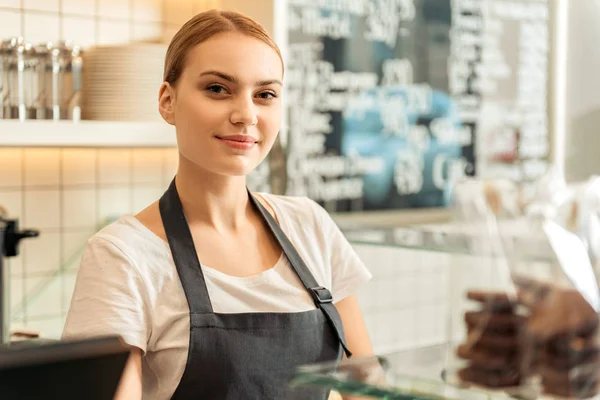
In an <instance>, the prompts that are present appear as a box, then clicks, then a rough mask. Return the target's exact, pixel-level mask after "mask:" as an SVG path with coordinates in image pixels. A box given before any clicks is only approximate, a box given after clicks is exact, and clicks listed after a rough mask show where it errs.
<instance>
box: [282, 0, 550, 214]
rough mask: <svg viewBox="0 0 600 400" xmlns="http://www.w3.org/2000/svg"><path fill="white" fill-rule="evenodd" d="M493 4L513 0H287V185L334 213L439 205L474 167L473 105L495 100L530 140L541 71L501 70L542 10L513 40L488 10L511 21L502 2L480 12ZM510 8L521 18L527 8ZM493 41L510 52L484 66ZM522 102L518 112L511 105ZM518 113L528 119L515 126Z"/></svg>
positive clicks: (489, 105)
mask: <svg viewBox="0 0 600 400" xmlns="http://www.w3.org/2000/svg"><path fill="white" fill-rule="evenodd" d="M521 2H522V3H535V4H538V3H539V4H542V1H541V0H540V1H536V0H527V1H525V0H522V1H521ZM492 3H498V4H500V3H506V4H504V5H505V6H506V5H509V3H511V4H513V3H514V4H516V3H520V2H519V0H511V1H508V0H506V1H504V0H460V1H459V0H287V4H288V9H287V12H288V49H287V53H288V55H287V60H286V64H287V65H286V85H287V86H286V90H287V94H286V96H287V101H288V104H289V106H288V109H287V113H288V114H287V121H288V127H289V129H288V136H287V141H286V146H285V147H286V148H285V150H284V151H283V153H285V161H284V162H283V164H284V165H285V193H286V194H290V195H304V196H308V197H310V198H312V199H314V200H316V201H317V202H319V203H321V204H322V205H324V206H325V208H326V209H328V210H329V211H332V212H344V211H363V210H365V211H366V210H383V209H397V208H415V207H440V206H446V205H448V204H449V202H450V200H451V195H452V183H453V182H454V181H455V180H456V179H459V178H461V177H463V176H465V175H473V174H476V173H477V172H478V171H477V168H478V157H479V151H478V150H477V149H476V144H478V143H479V138H478V137H477V135H478V125H480V124H481V120H480V118H481V116H482V115H484V114H483V113H482V111H485V110H487V112H491V113H495V112H496V108H494V106H495V105H497V104H501V105H502V107H503V108H502V110H504V111H506V112H504V115H505V116H507V118H508V116H509V115H510V117H511V118H513V119H512V120H510V121H509V122H511V123H514V124H513V125H514V131H515V132H516V131H518V134H519V135H523V134H525V132H529V133H530V134H531V137H534V136H535V137H536V138H538V139H539V137H540V136H541V135H542V133H541V131H545V116H543V115H542V111H543V108H544V107H545V94H544V104H543V106H544V107H542V105H540V104H538V103H539V102H538V103H536V104H525V103H526V99H527V98H528V96H529V98H530V97H531V95H532V92H531V91H532V90H542V89H540V86H541V85H542V80H543V79H544V78H545V76H546V71H545V70H544V75H543V76H541V77H538V78H539V79H537V80H536V79H535V77H531V76H530V75H531V74H532V70H531V68H530V69H529V70H527V68H525V69H523V70H519V72H518V74H519V75H518V78H519V79H517V80H518V81H525V80H527V81H530V82H533V81H534V80H535V82H536V84H533V83H532V84H528V85H522V86H519V87H517V86H518V85H517V86H514V87H509V88H508V89H505V87H504V82H501V81H498V80H499V79H501V78H503V77H504V78H507V77H509V78H511V79H509V80H510V81H511V82H512V81H514V80H515V79H512V78H514V74H513V70H512V69H511V68H512V66H513V65H516V64H518V62H519V60H520V59H523V58H526V56H527V55H528V50H527V46H529V42H527V41H526V40H525V39H523V35H524V33H523V32H524V31H529V32H530V33H533V32H538V31H539V28H538V25H536V24H537V23H538V22H539V21H538V20H539V18H538V17H539V16H537V17H535V18H538V20H536V22H535V23H531V24H529V25H525V28H523V27H521V26H520V25H519V27H520V32H521V36H520V39H519V38H518V37H517V39H516V40H517V41H516V42H510V41H506V40H504V39H503V36H502V34H503V32H502V27H503V26H504V25H502V24H501V23H500V22H494V21H495V20H493V21H492V22H494V23H493V24H491V25H490V24H488V23H487V22H488V19H487V18H488V16H489V15H496V16H497V17H498V18H496V20H501V19H502V18H500V17H503V18H504V20H502V21H501V22H502V23H504V22H506V21H508V22H506V23H507V24H511V23H513V21H514V19H513V17H514V15H512V14H511V15H505V14H507V12H506V10H505V9H506V7H505V8H504V9H503V8H502V7H500V8H498V9H497V10H496V9H494V8H493V7H492V9H491V10H492V13H489V12H488V11H489V10H490V7H491V6H492V5H493V4H492ZM509 8H510V7H509ZM523 10H524V11H523ZM503 13H504V14H503ZM513 14H514V13H513ZM517 14H518V15H517V16H521V17H524V18H525V19H526V20H527V21H530V17H531V16H532V15H533V14H535V12H534V11H531V10H530V9H529V8H527V7H525V8H523V9H521V11H519V12H518V13H517ZM521 14H525V16H523V15H521ZM541 21H542V22H543V18H542V19H541ZM512 28H513V26H512V25H506V29H507V30H508V29H512ZM494 34H496V36H497V39H493V37H494ZM517 36H518V35H517ZM546 37H547V35H546ZM513 39H515V38H514V37H509V40H513ZM519 40H521V41H520V42H519ZM543 40H544V38H542V39H541V40H538V41H537V43H539V42H541V41H543ZM514 43H519V44H516V45H515V44H514ZM494 45H495V47H494ZM503 46H504V47H506V49H503V48H502V47H503ZM490 48H491V49H492V50H493V51H492V50H489V51H488V49H490ZM505 50H506V51H505ZM513 50H514V51H513ZM502 51H505V52H507V53H508V54H509V55H510V56H511V57H512V56H514V54H517V56H518V57H517V58H518V59H517V60H513V59H508V60H505V62H504V64H501V65H500V66H496V67H493V68H491V69H490V71H491V72H490V73H488V72H486V68H487V66H488V65H493V64H494V63H495V62H496V61H497V60H498V59H499V57H500V58H501V54H502ZM515 52H516V53H515ZM499 54H500V56H499ZM535 54H538V52H536V53H535ZM540 54H541V53H540ZM534 58H535V59H534ZM542 58H544V57H542V56H540V57H537V58H536V57H533V56H532V57H530V59H529V61H528V65H530V66H533V65H534V63H535V62H541V60H542ZM490 60H491V61H493V62H490ZM544 61H545V59H544ZM486 62H487V63H486ZM540 65H541V64H540ZM540 65H538V64H535V66H536V68H537V67H540ZM542 67H543V68H545V64H544V65H543V66H542ZM542 67H540V68H542ZM507 71H508V72H507ZM493 79H496V83H497V85H496V86H495V90H493V89H494V88H493V87H490V85H491V84H492V83H493V82H492V81H493ZM498 82H499V83H498ZM543 93H545V88H543ZM538 97H539V96H538ZM515 98H516V99H517V100H516V101H514V100H515ZM511 107H512V108H511ZM525 108H527V109H528V110H529V111H531V112H530V113H529V114H527V116H524V114H523V113H521V114H523V115H521V114H519V115H516V114H518V113H516V112H512V111H515V110H517V109H519V110H523V109H525ZM544 112H545V111H544ZM518 117H520V119H518ZM525 120H526V121H527V123H528V124H529V125H527V126H528V127H529V128H528V129H524V130H521V129H519V128H520V127H521V126H522V125H523V121H525ZM542 120H543V121H542ZM506 122H507V121H506V120H505V119H503V120H502V124H505V123H506ZM536 124H537V125H536ZM517 125H518V126H517ZM534 125H535V126H536V128H535V129H536V131H535V132H533V131H534V128H533V126H534ZM483 126H486V125H485V124H483ZM486 129H488V131H493V130H494V129H489V127H488V128H486ZM501 133H503V134H505V133H506V132H505V131H502V132H501ZM513 136H514V135H513ZM488 139H489V137H488V136H486V140H488ZM538 141H539V140H538ZM512 144H513V145H514V146H516V147H518V144H515V143H512ZM511 151H514V147H513V148H511ZM491 153H492V152H487V153H485V157H486V160H487V159H492V157H488V156H489V154H491ZM275 154H282V153H281V152H276V153H275ZM274 158H275V159H277V156H275V157H274ZM276 163H278V164H279V165H280V166H281V165H282V161H281V157H279V161H277V162H276ZM486 165H488V164H486ZM271 169H273V168H271ZM272 172H273V171H272Z"/></svg>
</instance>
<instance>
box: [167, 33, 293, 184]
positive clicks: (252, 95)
mask: <svg viewBox="0 0 600 400" xmlns="http://www.w3.org/2000/svg"><path fill="white" fill-rule="evenodd" d="M282 79H283V68H282V65H281V60H280V58H279V56H278V55H277V53H276V52H275V50H273V49H272V48H271V47H269V45H267V44H266V43H263V42H261V41H260V40H258V39H254V38H252V37H250V36H246V35H243V34H240V33H224V34H219V35H216V36H214V37H213V38H211V39H209V40H207V41H205V42H203V43H201V44H199V45H198V46H196V47H195V48H194V49H193V50H192V51H191V52H190V53H189V54H188V56H187V60H186V63H185V66H184V69H183V71H182V74H181V76H180V78H179V80H178V81H177V84H176V87H175V88H173V87H170V86H167V85H163V88H161V93H160V111H161V115H162V116H163V118H165V120H166V121H167V122H168V123H170V124H173V125H175V126H176V128H177V141H178V146H179V152H180V155H181V157H182V158H183V159H184V160H183V161H189V162H191V163H192V164H194V165H195V166H197V167H199V168H202V169H204V170H208V171H210V172H213V173H217V174H220V175H228V176H240V175H247V174H248V173H250V172H251V171H252V170H253V169H254V168H255V167H256V166H257V165H258V164H260V162H261V161H262V160H264V158H265V157H266V156H267V154H268V152H269V150H270V149H271V147H272V145H273V142H274V141H275V138H276V136H277V134H278V132H279V129H280V122H281V111H282V110H281V93H282V83H281V82H282Z"/></svg>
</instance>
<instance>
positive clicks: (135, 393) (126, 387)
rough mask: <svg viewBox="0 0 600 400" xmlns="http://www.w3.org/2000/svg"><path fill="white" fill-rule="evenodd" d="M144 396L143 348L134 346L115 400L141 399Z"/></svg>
mask: <svg viewBox="0 0 600 400" xmlns="http://www.w3.org/2000/svg"><path fill="white" fill-rule="evenodd" d="M141 398H142V350H140V349H138V348H137V347H134V348H133V350H132V351H131V355H130V356H129V360H127V364H126V365H125V369H124V370H123V375H121V380H120V382H119V387H118V388H117V392H116V393H115V398H114V399H115V400H138V399H139V400H141Z"/></svg>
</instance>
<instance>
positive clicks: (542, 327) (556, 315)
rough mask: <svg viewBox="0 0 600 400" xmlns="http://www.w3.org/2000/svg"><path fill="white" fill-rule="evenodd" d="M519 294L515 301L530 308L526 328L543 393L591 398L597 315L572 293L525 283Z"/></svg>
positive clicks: (599, 349)
mask: <svg viewBox="0 0 600 400" xmlns="http://www.w3.org/2000/svg"><path fill="white" fill-rule="evenodd" d="M531 288H534V289H533V290H534V292H535V294H534V295H532V294H531V293H532V291H531V290H532V289H531ZM540 288H541V289H540ZM527 291H529V293H527ZM522 292H523V294H520V296H519V298H520V301H521V302H522V303H523V304H524V305H525V306H527V307H528V308H529V309H530V316H529V318H528V319H527V323H526V329H527V332H528V335H530V336H531V337H532V338H534V340H535V342H536V348H537V351H538V353H537V355H536V356H537V372H538V373H539V375H540V377H541V383H542V386H543V389H544V392H545V393H548V394H552V395H556V396H565V397H571V396H576V397H589V396H591V395H595V394H596V393H597V392H598V389H599V383H600V373H599V372H598V371H600V366H599V365H598V362H600V343H599V342H598V330H599V327H600V318H599V317H598V314H597V313H596V312H595V311H594V309H593V308H592V307H591V306H590V304H589V303H588V302H587V301H586V300H585V299H584V298H583V296H582V295H581V294H580V293H579V292H578V291H576V290H572V289H569V290H566V289H559V288H556V287H552V286H550V285H541V284H540V285H538V286H536V285H535V283H533V284H531V283H530V282H529V283H528V286H525V287H524V289H522Z"/></svg>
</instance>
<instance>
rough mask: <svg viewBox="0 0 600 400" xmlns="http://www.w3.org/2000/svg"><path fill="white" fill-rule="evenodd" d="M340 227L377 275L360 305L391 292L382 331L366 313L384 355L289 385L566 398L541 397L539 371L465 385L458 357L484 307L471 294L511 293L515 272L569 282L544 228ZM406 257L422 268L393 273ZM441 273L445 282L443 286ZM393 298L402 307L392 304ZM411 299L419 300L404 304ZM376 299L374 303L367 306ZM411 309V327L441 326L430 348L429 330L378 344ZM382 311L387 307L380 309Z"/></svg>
mask: <svg viewBox="0 0 600 400" xmlns="http://www.w3.org/2000/svg"><path fill="white" fill-rule="evenodd" d="M342 228H343V231H344V233H345V235H346V237H347V238H348V239H349V240H350V241H351V243H352V244H353V245H354V246H355V248H356V249H357V251H358V252H359V254H360V255H361V257H362V258H363V259H364V261H365V263H366V264H367V265H368V266H369V267H370V269H371V271H372V272H373V275H374V279H373V282H372V284H374V285H375V289H373V290H372V291H370V292H368V293H367V292H362V293H361V294H360V296H362V298H361V297H359V300H361V304H364V302H365V297H374V296H381V293H380V292H381V291H382V288H384V287H385V288H386V289H385V290H387V291H388V292H389V291H391V292H394V294H393V296H392V297H390V298H391V299H392V300H391V301H390V300H388V303H387V305H386V307H387V310H388V311H387V314H386V315H385V317H384V318H383V319H382V321H381V323H380V324H378V325H373V324H371V323H370V321H369V317H370V316H369V313H370V312H369V311H368V310H367V312H366V313H365V318H366V320H367V325H368V328H369V331H370V334H371V336H373V337H375V338H376V339H375V343H374V344H375V352H376V354H377V356H375V357H366V358H365V357H362V358H361V357H356V358H355V357H353V358H351V359H349V360H347V359H346V360H343V361H341V362H330V363H320V364H314V365H305V366H302V367H300V368H299V369H298V370H297V373H296V375H295V377H294V379H293V380H292V382H291V383H290V384H291V385H292V386H294V385H316V386H321V387H328V388H331V389H334V390H337V391H338V392H340V393H342V394H345V395H352V396H358V398H360V399H362V398H365V399H368V398H376V399H377V398H378V399H402V400H404V399H405V400H408V399H415V400H417V399H418V400H422V399H456V400H458V399H507V398H520V399H537V398H563V397H562V396H556V395H555V396H554V397H552V396H550V395H548V394H544V393H545V389H544V387H543V386H542V384H541V382H542V380H543V379H541V378H540V377H539V376H538V375H536V373H535V372H532V373H528V374H527V375H523V376H521V377H518V378H517V380H516V381H515V382H516V384H514V385H512V384H509V383H507V382H505V383H504V384H501V383H499V382H494V383H493V384H489V385H488V384H485V385H479V384H476V383H473V381H467V380H464V379H462V375H461V371H463V370H464V369H465V368H467V367H469V361H468V360H467V359H465V358H464V357H461V356H459V351H458V349H459V347H460V346H461V344H464V343H467V342H468V341H469V340H470V337H469V334H471V333H472V332H471V330H470V328H469V329H467V318H466V315H467V314H468V313H470V312H473V311H474V310H477V307H478V304H477V302H474V301H473V298H471V297H470V296H471V295H470V293H471V292H472V291H473V290H480V291H490V292H494V293H496V292H502V293H507V294H510V293H511V291H513V290H514V278H515V276H517V275H515V274H514V271H525V272H526V275H527V276H528V277H538V278H539V279H541V280H548V279H556V280H557V281H558V280H561V279H563V277H562V276H559V274H558V273H556V271H557V270H560V268H557V264H558V263H559V260H558V258H557V255H556V253H555V250H554V248H553V247H552V246H551V244H550V243H549V241H548V240H546V238H545V237H543V236H541V235H539V234H538V233H539V232H538V231H536V230H537V229H538V228H539V227H537V226H535V224H533V225H532V224H531V221H525V220H518V219H513V220H507V221H502V222H499V223H497V224H495V225H494V229H495V230H496V231H495V232H490V230H489V228H490V227H489V226H486V225H485V224H484V225H481V224H471V225H469V224H466V223H462V224H458V223H453V224H447V225H440V226H405V227H398V228H379V227H365V226H354V227H353V226H344V227H342ZM500 232H501V233H500ZM407 259H410V260H413V261H415V260H416V261H415V262H417V264H413V267H414V268H412V270H411V271H409V272H408V273H407V274H404V275H402V274H398V273H396V274H394V273H393V272H390V269H393V268H394V267H395V268H396V269H402V268H405V266H403V261H404V260H407ZM426 259H429V260H436V261H435V262H440V263H441V264H437V265H435V267H436V268H437V269H435V270H434V273H431V271H429V272H427V273H423V272H422V271H420V269H423V268H425V269H427V268H431V266H430V265H428V264H429V263H430V262H428V261H423V260H426ZM419 260H420V261H419ZM382 265H384V267H383V268H381V266H382ZM439 275H442V276H443V279H438V278H439ZM403 279H409V280H410V282H411V285H410V286H411V287H410V293H408V296H402V293H401V292H402V291H406V290H407V289H406V286H401V281H402V280H403ZM390 281H391V283H390ZM383 285H385V286H383ZM403 288H404V289H403ZM433 294H435V296H434V295H433ZM427 297H435V298H436V299H437V302H438V303H439V304H438V306H439V307H440V308H438V310H439V312H436V313H431V312H429V311H428V310H430V309H431V308H428V307H429V306H428V305H427V303H425V302H423V301H419V300H418V299H419V298H421V299H422V298H427ZM394 298H397V299H398V300H397V301H394V300H393V299H394ZM406 298H410V299H412V302H411V303H406V304H401V303H402V302H403V301H406V300H405V299H406ZM403 299H404V300H403ZM415 299H417V300H415ZM369 301H372V298H371V299H367V300H366V302H367V303H369ZM479 306H481V304H479ZM406 307H412V308H414V310H413V311H414V314H412V315H414V317H413V318H412V319H411V320H410V321H408V322H407V323H406V324H404V325H409V324H416V325H420V326H426V327H429V328H430V331H431V327H435V328H434V329H433V330H434V331H435V332H433V333H435V334H434V335H432V334H431V333H432V332H430V331H429V333H430V334H429V336H428V337H429V339H428V340H425V341H424V340H423V336H427V334H426V331H425V330H423V329H420V330H419V329H417V330H416V331H415V332H414V334H413V336H412V338H413V339H415V340H413V341H411V342H410V343H408V344H403V343H400V344H399V345H398V346H396V347H394V346H390V344H393V343H394V342H404V341H407V340H409V337H407V336H402V335H401V334H400V333H398V332H400V331H401V330H397V331H395V332H394V333H392V334H390V335H387V336H386V338H387V343H385V345H384V346H381V343H379V342H378V340H377V339H380V338H381V337H382V336H378V334H380V333H381V332H382V331H390V330H394V324H395V323H397V319H398V318H399V317H400V316H401V315H404V314H402V313H398V312H397V311H398V309H403V308H406ZM363 308H364V307H363ZM377 308H378V309H381V308H382V307H381V304H378V307H377ZM371 309H375V308H371ZM363 312H365V310H364V309H363ZM515 337H516V336H515ZM519 357H520V355H519ZM470 362H472V360H471V361H470ZM569 384H570V381H569ZM591 397H592V396H589V395H585V396H584V395H579V396H569V398H591ZM351 398H353V399H354V398H355V397H351Z"/></svg>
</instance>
